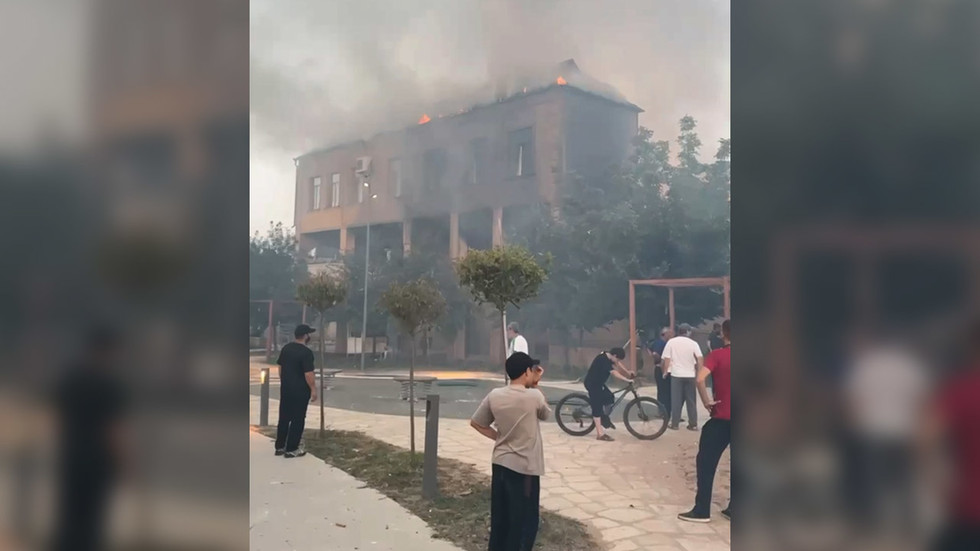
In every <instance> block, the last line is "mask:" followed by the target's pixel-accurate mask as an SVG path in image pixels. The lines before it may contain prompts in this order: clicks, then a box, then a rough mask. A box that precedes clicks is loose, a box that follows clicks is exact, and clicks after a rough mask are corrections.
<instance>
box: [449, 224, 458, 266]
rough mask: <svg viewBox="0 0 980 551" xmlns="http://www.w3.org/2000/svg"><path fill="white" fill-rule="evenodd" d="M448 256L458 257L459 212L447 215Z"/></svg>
mask: <svg viewBox="0 0 980 551" xmlns="http://www.w3.org/2000/svg"><path fill="white" fill-rule="evenodd" d="M449 258H450V259H451V260H457V259H458V258H459V213H457V212H454V213H452V214H450V215H449Z"/></svg>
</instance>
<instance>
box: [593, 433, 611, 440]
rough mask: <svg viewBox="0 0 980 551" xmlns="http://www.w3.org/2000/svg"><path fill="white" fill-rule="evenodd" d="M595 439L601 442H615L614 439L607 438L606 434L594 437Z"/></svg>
mask: <svg viewBox="0 0 980 551" xmlns="http://www.w3.org/2000/svg"><path fill="white" fill-rule="evenodd" d="M595 439H596V440H602V441H603V442H612V441H613V440H615V438H613V437H612V436H609V435H608V434H603V435H602V436H596V437H595Z"/></svg>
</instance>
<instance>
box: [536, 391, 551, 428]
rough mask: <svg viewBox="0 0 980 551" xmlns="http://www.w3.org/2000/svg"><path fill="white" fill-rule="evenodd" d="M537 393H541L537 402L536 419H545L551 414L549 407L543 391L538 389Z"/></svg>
mask: <svg viewBox="0 0 980 551" xmlns="http://www.w3.org/2000/svg"><path fill="white" fill-rule="evenodd" d="M538 394H540V395H541V399H540V402H539V403H538V419H540V420H541V421H547V420H548V416H549V415H551V408H549V407H548V400H547V398H545V397H544V393H543V392H541V391H540V390H539V391H538Z"/></svg>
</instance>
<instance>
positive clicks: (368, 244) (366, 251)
mask: <svg viewBox="0 0 980 551" xmlns="http://www.w3.org/2000/svg"><path fill="white" fill-rule="evenodd" d="M370 258H371V222H368V223H367V239H366V242H365V244H364V311H363V318H364V319H362V320H361V371H364V354H365V352H366V351H365V350H364V344H365V341H366V340H367V304H368V301H367V295H368V261H369V259H370Z"/></svg>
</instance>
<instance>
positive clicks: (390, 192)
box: [295, 60, 642, 359]
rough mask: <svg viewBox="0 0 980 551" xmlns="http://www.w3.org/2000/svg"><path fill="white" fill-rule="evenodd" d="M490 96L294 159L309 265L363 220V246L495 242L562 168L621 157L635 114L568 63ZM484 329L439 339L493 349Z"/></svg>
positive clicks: (346, 245) (450, 351) (549, 189)
mask: <svg viewBox="0 0 980 551" xmlns="http://www.w3.org/2000/svg"><path fill="white" fill-rule="evenodd" d="M496 95H497V97H496V101H492V102H489V103H486V104H482V105H477V106H475V107H472V108H470V109H469V110H465V111H463V112H461V113H457V114H454V115H452V116H443V117H440V116H438V115H431V116H430V115H428V114H426V115H423V114H420V119H419V121H418V124H415V125H413V126H411V127H408V128H404V129H401V130H397V131H393V132H386V133H382V134H378V135H376V136H374V137H372V138H369V139H365V140H360V141H355V142H349V143H343V144H339V145H335V146H332V147H329V148H326V149H322V150H317V151H312V152H309V153H307V154H304V155H302V156H300V157H298V158H296V159H295V162H296V205H295V226H296V229H297V235H298V236H299V244H300V249H301V251H302V252H303V253H305V254H307V255H309V256H310V257H311V259H312V264H313V266H311V268H313V269H316V268H317V265H320V266H322V265H323V264H326V263H329V262H332V261H335V260H336V259H337V258H338V256H339V255H340V254H343V253H347V252H352V251H355V250H359V248H360V247H361V246H362V243H363V241H364V237H365V233H366V231H365V228H366V226H367V225H368V224H370V226H371V249H372V250H379V249H375V247H381V248H383V249H386V250H388V251H398V252H405V253H407V252H409V251H411V250H412V248H413V245H414V246H421V245H420V244H421V243H424V246H425V247H426V249H427V250H430V251H431V250H433V248H435V249H436V250H438V249H441V250H445V252H446V254H447V255H449V256H450V257H451V258H453V259H455V258H459V257H461V256H463V255H464V254H465V253H466V251H467V250H468V249H470V248H478V249H483V248H489V247H491V246H494V245H498V244H502V243H504V242H505V241H506V240H507V235H506V233H507V229H508V228H513V227H516V222H515V221H516V220H517V219H519V217H520V216H521V213H522V212H526V208H527V207H528V206H531V205H535V204H539V203H542V202H543V203H551V202H553V201H554V200H555V198H556V193H557V187H558V185H559V183H560V182H561V180H562V178H563V177H564V176H565V175H567V174H572V173H578V174H589V173H590V172H594V171H599V170H602V169H605V168H606V167H608V166H609V165H610V164H612V163H616V162H619V161H621V160H622V159H624V158H625V156H626V155H627V154H628V153H629V150H630V143H631V140H632V138H633V137H634V136H635V135H636V133H637V130H638V116H639V113H641V112H642V110H641V109H640V108H639V107H637V106H636V105H633V104H632V103H630V102H628V101H627V100H626V99H625V98H622V97H621V96H620V95H619V94H618V93H616V92H615V91H614V90H612V89H611V88H609V87H608V86H607V85H604V84H602V83H599V82H597V81H595V80H594V79H592V78H590V77H589V76H588V75H586V74H584V73H582V72H581V71H580V70H579V69H578V67H577V66H576V65H575V62H574V61H572V60H568V61H565V62H563V63H561V64H560V65H558V66H556V67H554V68H552V69H551V70H550V71H546V72H545V73H544V74H537V75H534V76H533V77H532V78H529V79H511V80H510V81H506V82H498V83H497V88H496ZM372 256H373V255H372ZM338 332H339V333H344V332H346V328H344V327H339V328H338ZM493 335H494V331H493V327H492V324H490V323H488V322H486V321H484V320H482V319H474V320H472V323H468V324H467V328H466V329H465V330H464V331H461V332H460V335H458V337H457V338H456V340H455V342H447V343H445V345H446V353H447V356H449V357H451V358H455V359H462V358H466V357H470V358H473V357H476V358H480V357H488V358H489V357H492V356H493V355H494V353H495V349H496V347H491V346H489V343H490V342H496V341H495V340H491V339H493V338H498V339H499V338H500V336H499V335H500V331H499V329H497V330H496V333H495V335H496V336H493ZM345 340H346V339H343V338H339V339H337V342H338V346H339V348H340V350H338V351H343V347H344V343H345Z"/></svg>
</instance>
